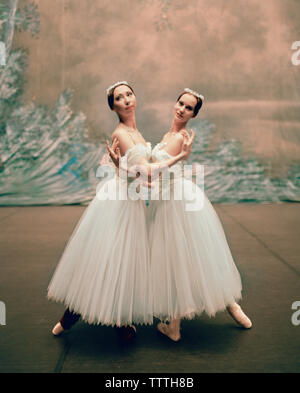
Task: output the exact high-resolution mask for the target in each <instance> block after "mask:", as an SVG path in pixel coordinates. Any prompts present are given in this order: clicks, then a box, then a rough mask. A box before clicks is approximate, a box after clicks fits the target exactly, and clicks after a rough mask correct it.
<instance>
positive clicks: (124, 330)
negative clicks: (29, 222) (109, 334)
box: [118, 325, 136, 344]
mask: <svg viewBox="0 0 300 393" xmlns="http://www.w3.org/2000/svg"><path fill="white" fill-rule="evenodd" d="M118 334H119V338H120V340H121V341H122V342H124V343H127V344H129V343H130V342H131V341H132V340H133V339H135V337H136V327H135V326H134V325H128V326H120V327H119V328H118Z"/></svg>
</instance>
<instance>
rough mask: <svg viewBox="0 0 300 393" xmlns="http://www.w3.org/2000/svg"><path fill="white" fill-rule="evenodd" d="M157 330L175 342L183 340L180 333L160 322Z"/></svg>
mask: <svg viewBox="0 0 300 393" xmlns="http://www.w3.org/2000/svg"><path fill="white" fill-rule="evenodd" d="M157 330H158V331H159V332H160V333H162V334H164V335H165V336H168V337H169V338H170V339H171V340H173V341H176V342H177V341H179V340H180V339H181V336H180V333H176V332H173V331H172V330H171V329H170V327H169V326H168V325H166V324H165V323H162V322H160V323H159V324H158V325H157Z"/></svg>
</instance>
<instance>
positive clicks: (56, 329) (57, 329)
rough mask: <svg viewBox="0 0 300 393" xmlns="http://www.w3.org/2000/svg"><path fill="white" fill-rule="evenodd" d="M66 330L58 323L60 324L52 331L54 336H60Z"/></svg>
mask: <svg viewBox="0 0 300 393" xmlns="http://www.w3.org/2000/svg"><path fill="white" fill-rule="evenodd" d="M64 330H65V329H64V328H63V327H62V325H61V323H60V322H58V323H57V324H56V325H55V326H54V328H53V329H52V334H53V335H54V336H59V335H60V334H61V333H62V332H64Z"/></svg>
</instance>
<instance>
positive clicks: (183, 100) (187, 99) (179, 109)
mask: <svg viewBox="0 0 300 393" xmlns="http://www.w3.org/2000/svg"><path fill="white" fill-rule="evenodd" d="M196 104H197V98H196V97H194V96H193V95H192V94H188V93H186V94H183V95H182V96H181V97H180V98H179V100H178V101H177V102H176V104H175V106H174V118H175V119H176V120H177V121H180V122H182V123H186V122H187V121H189V120H190V119H191V118H192V117H194V109H195V106H196Z"/></svg>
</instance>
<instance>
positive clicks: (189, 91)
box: [184, 87, 204, 101]
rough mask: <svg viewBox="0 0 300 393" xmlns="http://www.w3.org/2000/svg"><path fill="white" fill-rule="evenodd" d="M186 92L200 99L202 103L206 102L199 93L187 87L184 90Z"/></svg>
mask: <svg viewBox="0 0 300 393" xmlns="http://www.w3.org/2000/svg"><path fill="white" fill-rule="evenodd" d="M184 91H185V92H187V93H190V94H193V96H195V97H198V98H200V99H201V100H202V101H203V100H204V97H203V95H201V94H199V93H197V92H196V91H194V90H191V89H189V88H188V87H186V88H185V89H184Z"/></svg>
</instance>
